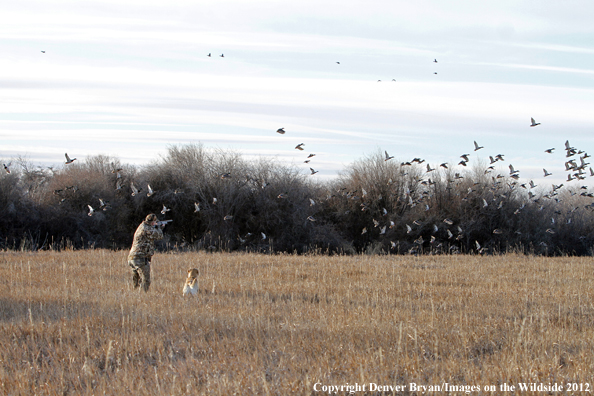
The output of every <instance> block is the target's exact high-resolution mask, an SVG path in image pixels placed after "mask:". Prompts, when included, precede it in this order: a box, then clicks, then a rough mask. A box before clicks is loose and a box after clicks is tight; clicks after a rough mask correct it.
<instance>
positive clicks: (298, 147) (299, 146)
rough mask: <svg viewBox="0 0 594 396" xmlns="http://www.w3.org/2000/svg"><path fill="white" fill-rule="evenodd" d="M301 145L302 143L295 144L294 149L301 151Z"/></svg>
mask: <svg viewBox="0 0 594 396" xmlns="http://www.w3.org/2000/svg"><path fill="white" fill-rule="evenodd" d="M303 145H304V143H299V144H298V145H297V146H295V149H296V150H301V151H303Z"/></svg>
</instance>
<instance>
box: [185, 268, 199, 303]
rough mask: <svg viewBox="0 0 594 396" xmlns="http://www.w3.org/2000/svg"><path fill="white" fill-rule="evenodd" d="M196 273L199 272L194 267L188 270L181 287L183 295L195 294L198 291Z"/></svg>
mask: <svg viewBox="0 0 594 396" xmlns="http://www.w3.org/2000/svg"><path fill="white" fill-rule="evenodd" d="M198 275H199V272H198V270H197V269H196V268H192V269H190V270H188V277H187V278H186V283H185V284H184V289H183V295H184V296H187V295H188V294H191V295H192V296H195V295H196V294H197V293H198Z"/></svg>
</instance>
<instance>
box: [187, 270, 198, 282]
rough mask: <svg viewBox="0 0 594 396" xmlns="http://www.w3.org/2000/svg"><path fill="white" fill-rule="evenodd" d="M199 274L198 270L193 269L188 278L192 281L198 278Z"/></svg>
mask: <svg viewBox="0 0 594 396" xmlns="http://www.w3.org/2000/svg"><path fill="white" fill-rule="evenodd" d="M199 274H200V273H199V272H198V270H197V269H196V268H192V269H190V270H188V278H191V279H193V278H197V277H198V275H199Z"/></svg>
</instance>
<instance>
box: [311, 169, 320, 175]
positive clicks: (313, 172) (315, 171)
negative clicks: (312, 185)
mask: <svg viewBox="0 0 594 396" xmlns="http://www.w3.org/2000/svg"><path fill="white" fill-rule="evenodd" d="M309 170H310V171H311V174H312V175H315V174H316V173H318V171H317V170H314V168H309Z"/></svg>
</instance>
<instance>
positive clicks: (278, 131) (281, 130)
mask: <svg viewBox="0 0 594 396" xmlns="http://www.w3.org/2000/svg"><path fill="white" fill-rule="evenodd" d="M276 133H280V134H281V135H284V134H285V128H278V129H277V130H276Z"/></svg>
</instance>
